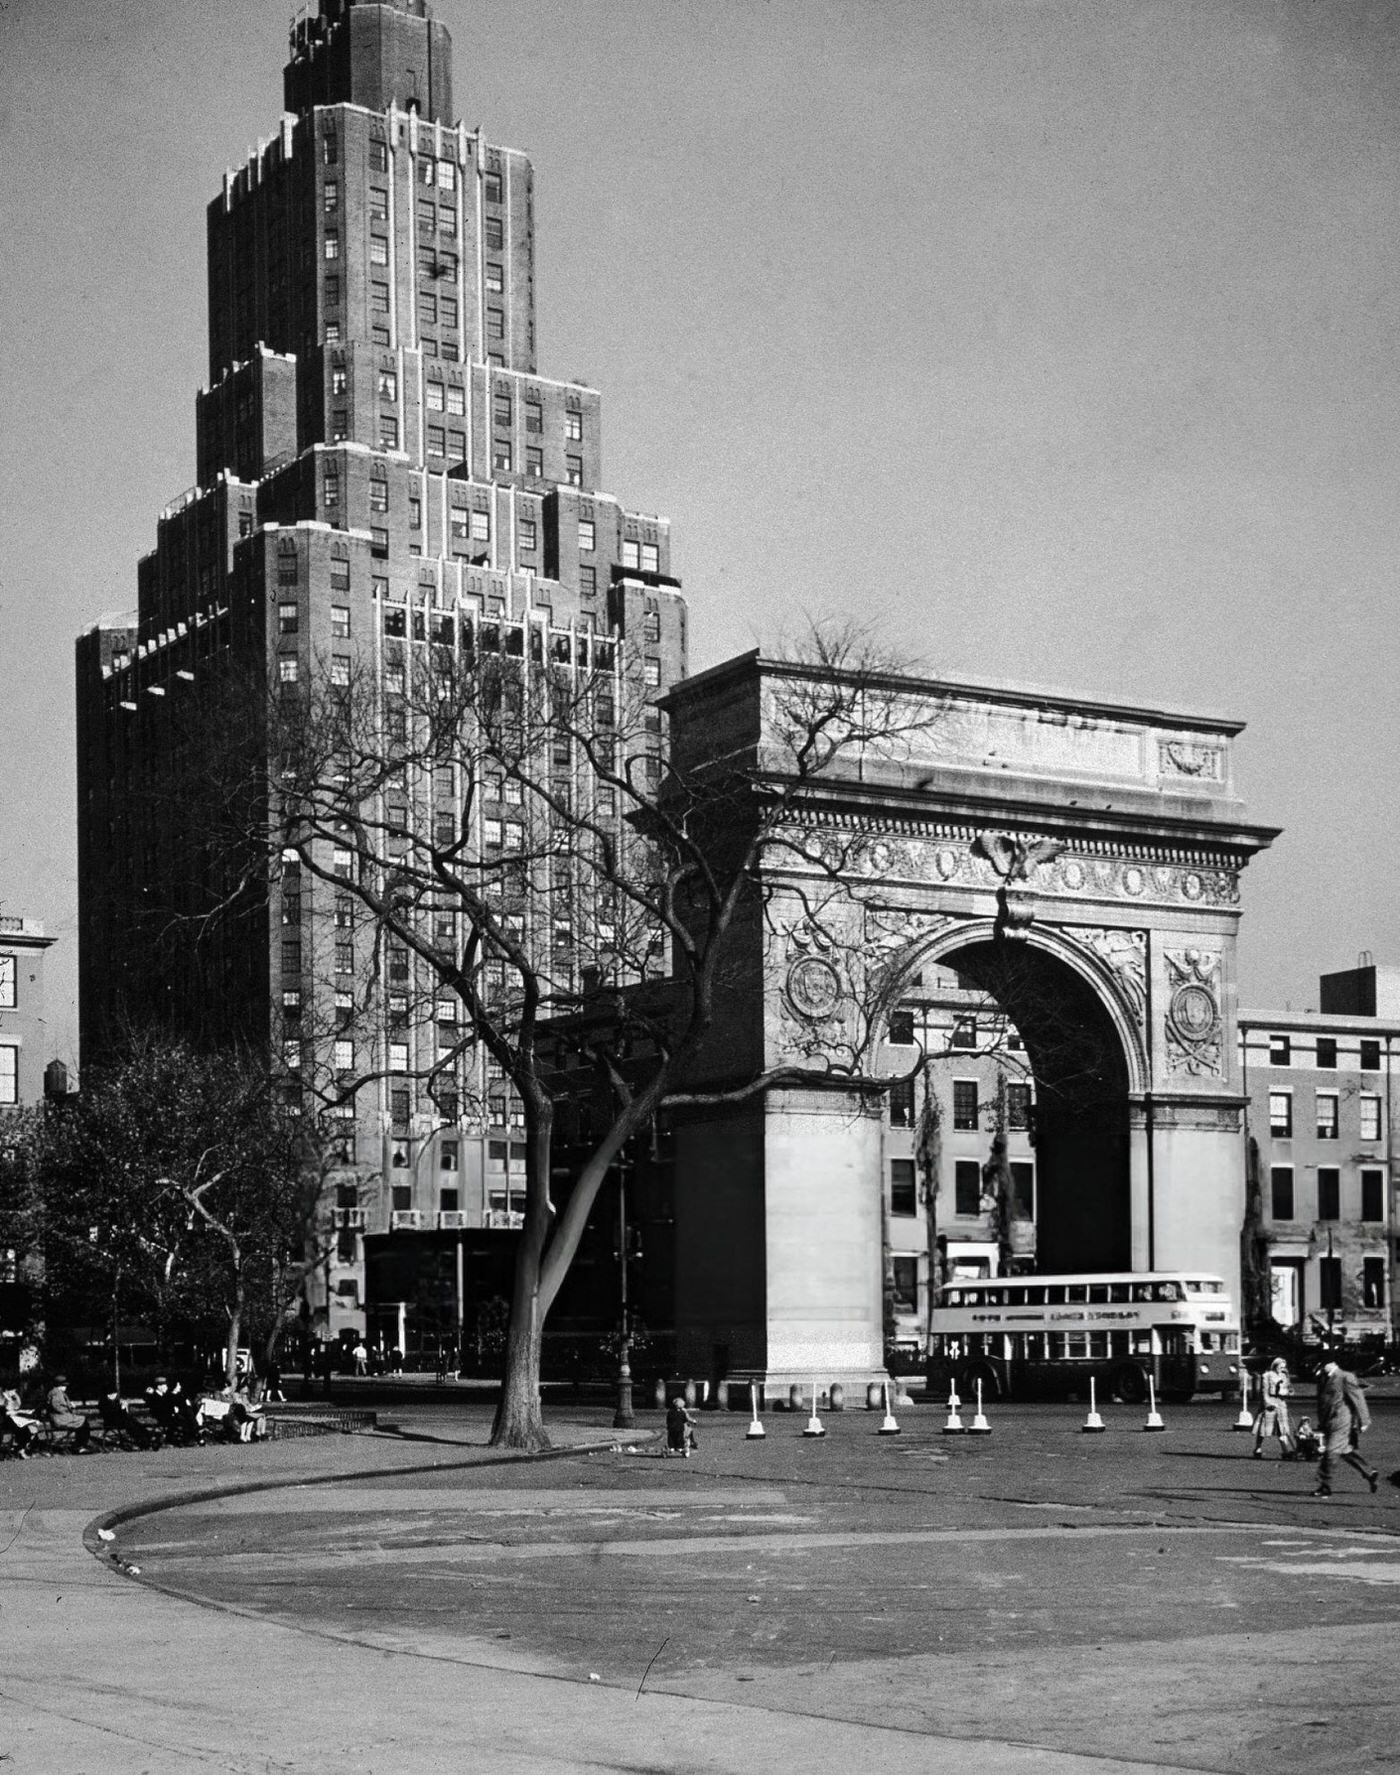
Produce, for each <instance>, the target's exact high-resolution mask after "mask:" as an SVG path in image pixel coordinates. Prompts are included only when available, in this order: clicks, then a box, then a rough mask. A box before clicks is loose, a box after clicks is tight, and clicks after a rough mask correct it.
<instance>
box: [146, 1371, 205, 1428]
mask: <svg viewBox="0 0 1400 1775" xmlns="http://www.w3.org/2000/svg"><path fill="white" fill-rule="evenodd" d="M146 1409H147V1410H148V1411H149V1412H150V1414H151V1416H152V1417H153V1418H154V1419H155V1420H156V1422H157V1424H159V1425H160V1427H161V1429H162V1430H163V1431H164V1433H165V1434H166V1436H168V1437H169V1438H170V1440H171V1441H172V1442H198V1440H199V1418H198V1416H197V1414H196V1412H195V1409H194V1406H193V1404H192V1403H191V1402H190V1397H189V1395H188V1393H186V1391H185V1389H184V1388H183V1387H182V1386H181V1385H180V1383H179V1381H175V1382H174V1383H173V1384H172V1383H171V1382H170V1381H168V1380H167V1379H166V1377H165V1376H164V1375H163V1374H158V1375H157V1376H156V1378H155V1380H154V1381H153V1382H152V1383H151V1385H150V1386H149V1387H147V1389H146Z"/></svg>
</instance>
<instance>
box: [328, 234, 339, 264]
mask: <svg viewBox="0 0 1400 1775" xmlns="http://www.w3.org/2000/svg"><path fill="white" fill-rule="evenodd" d="M326 257H327V259H338V258H339V257H340V236H339V235H338V234H328V235H327V236H326Z"/></svg>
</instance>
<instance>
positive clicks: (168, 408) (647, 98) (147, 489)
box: [0, 0, 1400, 1063]
mask: <svg viewBox="0 0 1400 1775" xmlns="http://www.w3.org/2000/svg"><path fill="white" fill-rule="evenodd" d="M434 10H435V13H436V16H438V17H439V18H440V19H442V20H443V22H444V23H446V24H447V25H448V27H449V29H450V30H451V31H452V34H453V38H454V44H455V71H456V101H457V110H458V111H459V113H460V115H461V116H462V118H463V119H464V120H465V121H466V122H467V123H468V125H470V126H475V125H477V124H480V125H482V126H483V128H484V130H485V132H486V135H487V137H488V139H490V140H492V141H495V142H498V143H503V144H506V145H509V146H513V147H519V148H523V149H525V150H526V151H527V152H528V153H529V154H530V155H531V158H532V159H533V162H534V167H535V189H536V226H537V261H536V264H537V302H538V314H539V328H538V334H539V357H540V369H541V371H542V372H543V373H545V374H548V375H554V376H560V377H572V378H577V379H579V380H582V381H586V382H589V383H591V384H593V385H594V386H596V387H598V388H600V389H601V390H602V392H603V415H604V476H603V480H604V485H605V486H606V487H608V488H609V489H610V490H611V491H613V492H616V493H617V494H619V495H620V496H621V497H622V498H623V499H624V500H625V501H626V503H627V504H628V505H630V506H632V507H633V508H636V509H640V510H643V511H654V512H663V513H665V514H666V515H667V516H668V517H669V518H670V519H671V520H672V522H673V526H674V531H673V542H674V549H673V562H674V565H675V569H676V571H677V572H678V573H679V574H680V576H681V577H682V579H683V581H684V584H685V589H686V593H687V596H688V599H689V602H690V609H691V637H692V660H691V663H692V669H700V668H703V667H705V666H707V665H710V664H714V663H715V662H717V661H718V660H721V659H724V658H726V657H728V656H729V655H730V654H732V653H735V652H738V651H740V650H742V649H745V648H747V647H750V646H753V645H754V644H755V643H756V642H765V641H768V642H771V641H772V640H773V639H774V638H775V637H776V636H778V635H780V634H782V633H790V632H792V631H793V630H794V629H796V628H798V627H800V626H801V624H802V622H803V620H804V616H805V615H806V614H808V613H810V614H812V615H815V616H818V617H824V616H840V615H842V614H844V613H855V614H856V615H858V616H859V617H860V618H861V619H862V620H863V621H867V622H870V623H871V624H873V625H874V626H875V627H876V630H877V632H878V635H879V638H880V641H881V643H882V644H883V645H884V647H886V648H887V649H888V650H889V651H890V652H892V653H894V654H895V655H897V656H899V657H901V658H905V659H907V660H908V661H909V662H910V663H911V665H917V666H918V667H919V669H922V670H925V671H928V672H930V673H934V674H946V675H948V676H950V677H955V678H972V679H979V680H981V679H987V680H994V681H995V680H1007V679H1009V680H1013V681H1017V682H1029V683H1033V684H1040V685H1045V686H1048V687H1053V688H1057V689H1060V690H1064V691H1068V692H1070V693H1073V694H1080V695H1084V696H1088V697H1095V698H1107V699H1119V700H1122V701H1125V702H1131V703H1147V704H1153V705H1157V706H1164V707H1167V708H1183V709H1191V710H1206V711H1209V712H1211V713H1217V714H1222V715H1226V716H1229V717H1233V718H1236V719H1240V720H1243V721H1245V722H1247V723H1248V731H1247V732H1246V734H1245V735H1244V736H1243V738H1242V739H1241V740H1240V741H1239V742H1238V749H1237V760H1236V762H1237V776H1238V781H1239V784H1240V787H1241V789H1242V792H1243V794H1244V796H1245V800H1246V804H1247V811H1248V815H1249V817H1250V818H1252V819H1253V820H1255V821H1257V822H1259V823H1261V824H1265V825H1270V826H1281V827H1283V828H1284V832H1283V835H1282V837H1281V838H1280V839H1279V840H1278V841H1277V843H1276V844H1275V845H1274V847H1273V849H1272V850H1271V851H1269V852H1267V853H1265V854H1264V855H1263V856H1262V857H1261V858H1259V859H1258V860H1257V861H1256V862H1255V863H1254V864H1252V865H1251V867H1250V869H1249V870H1248V872H1247V874H1246V876H1245V879H1244V884H1243V886H1244V907H1245V916H1244V921H1243V926H1242V930H1241V940H1240V998H1241V1002H1242V1003H1245V1004H1248V1005H1250V1006H1254V1007H1264V1006H1270V1005H1277V1006H1282V1005H1284V1004H1292V1005H1293V1006H1295V1007H1299V1006H1307V1005H1315V1004H1316V1002H1317V996H1316V995H1317V986H1316V981H1317V976H1318V974H1319V973H1321V972H1324V971H1328V970H1332V969H1337V968H1343V967H1349V966H1352V965H1354V963H1355V961H1356V958H1357V956H1358V954H1359V952H1361V951H1362V950H1371V951H1373V952H1374V954H1375V958H1376V960H1377V961H1380V962H1384V961H1392V962H1394V961H1400V932H1397V928H1396V895H1395V883H1396V881H1397V877H1400V838H1397V819H1396V809H1397V807H1398V806H1400V747H1397V744H1396V722H1395V716H1394V711H1393V698H1394V692H1395V687H1396V685H1397V682H1400V670H1397V668H1400V625H1397V622H1396V620H1395V615H1394V593H1395V577H1396V563H1397V560H1400V499H1397V497H1396V492H1397V479H1400V476H1398V475H1397V470H1400V423H1397V419H1398V418H1400V414H1398V413H1397V405H1398V400H1397V397H1400V351H1397V346H1400V215H1398V214H1397V200H1398V199H1400V164H1397V162H1400V5H1396V4H1395V3H1394V0H1377V3H1374V4H1372V3H1365V0H1327V3H1326V4H1316V3H1314V0H1102V3H1098V0H704V3H703V4H702V3H701V0H646V3H643V0H439V3H438V4H436V6H435V8H434ZM290 12H291V8H290V6H289V5H286V4H283V0H274V3H271V4H269V3H268V0H237V3H236V4H233V5H230V4H228V0H104V3H103V4H102V5H101V6H97V5H94V4H92V0H0V61H2V62H3V65H4V67H5V69H6V75H7V78H6V82H5V86H4V90H3V97H0V157H2V158H0V165H3V168H4V172H3V175H0V221H3V226H4V239H5V241H6V260H7V266H6V273H7V274H6V276H5V278H4V280H3V287H2V288H0V372H2V373H3V382H2V383H0V388H3V392H4V397H5V421H6V422H5V424H4V425H3V427H0V432H3V438H0V452H3V455H0V636H3V658H4V663H5V670H4V673H3V680H0V682H2V683H3V689H0V747H3V760H4V768H3V772H0V910H3V911H4V912H6V913H25V914H28V915H30V916H31V917H36V918H38V919H41V920H42V921H43V923H44V924H45V926H46V928H47V930H48V931H49V932H50V933H51V934H52V935H54V936H56V937H57V938H58V939H59V941H58V945H57V946H56V948H55V949H54V950H53V951H52V952H51V962H50V1035H51V1039H52V1047H53V1051H54V1052H55V1053H57V1054H60V1055H62V1056H63V1057H65V1058H67V1059H68V1060H69V1061H70V1063H71V1062H73V1061H75V1060H76V1058H77V1018H76V1009H75V1004H74V995H75V983H76V953H75V952H76V941H77V939H76V874H75V868H76V865H75V846H74V824H75V812H74V801H75V797H74V788H73V782H74V770H75V765H74V737H73V727H74V721H73V663H72V661H73V651H72V649H73V640H74V637H75V636H76V635H77V634H78V633H79V632H80V631H81V630H82V629H84V628H86V627H88V626H89V625H90V624H91V623H92V622H93V621H95V620H96V619H97V617H99V616H100V615H102V614H104V613H106V612H108V611H113V610H121V609H124V608H127V607H130V606H132V605H134V603H135V572H136V562H137V559H138V557H139V556H140V555H141V554H143V553H145V552H147V551H148V550H149V549H150V548H151V547H152V546H153V545H154V540H155V522H156V517H157V515H158V513H159V511H160V509H161V507H162V506H163V505H165V504H166V503H167V502H168V501H169V500H171V499H172V498H173V497H174V496H175V495H177V494H178V493H180V492H181V491H182V490H183V489H184V488H185V487H187V486H188V485H189V484H190V483H191V482H192V481H193V478H194V395H195V391H196V389H197V388H198V387H199V386H201V385H202V383H203V382H204V381H206V380H207V363H206V356H205V353H206V338H207V335H206V309H205V279H204V210H205V205H206V204H207V202H208V201H209V200H210V198H212V197H213V196H214V195H215V194H216V192H217V191H218V190H219V188H220V183H221V180H222V176H223V173H224V171H225V169H226V168H232V167H236V166H238V165H240V164H241V163H242V161H243V159H244V158H245V156H246V154H247V153H248V151H249V150H250V149H251V148H252V147H253V145H254V144H255V143H256V141H257V140H258V139H259V138H261V137H267V136H269V135H271V134H272V133H273V131H274V129H275V127H276V123H277V119H278V116H279V112H280V103H281V67H282V64H283V62H284V60H285V53H286V31H287V25H288V22H289V17H290Z"/></svg>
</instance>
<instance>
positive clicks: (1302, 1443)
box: [1293, 1418, 1322, 1461]
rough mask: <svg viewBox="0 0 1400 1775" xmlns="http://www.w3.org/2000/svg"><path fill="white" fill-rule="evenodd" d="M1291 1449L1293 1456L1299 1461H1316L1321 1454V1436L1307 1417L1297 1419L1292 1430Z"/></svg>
mask: <svg viewBox="0 0 1400 1775" xmlns="http://www.w3.org/2000/svg"><path fill="white" fill-rule="evenodd" d="M1293 1450H1294V1458H1295V1459H1296V1460H1299V1461H1316V1460H1318V1459H1320V1457H1321V1455H1322V1438H1321V1437H1320V1436H1319V1435H1318V1433H1317V1431H1316V1430H1314V1429H1313V1427H1312V1423H1311V1421H1310V1420H1309V1419H1308V1418H1299V1419H1298V1428H1297V1429H1296V1430H1295V1431H1294V1432H1293Z"/></svg>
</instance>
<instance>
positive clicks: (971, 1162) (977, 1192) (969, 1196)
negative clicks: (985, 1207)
mask: <svg viewBox="0 0 1400 1775" xmlns="http://www.w3.org/2000/svg"><path fill="white" fill-rule="evenodd" d="M953 1212H954V1213H955V1214H961V1215H963V1216H964V1217H967V1216H971V1217H972V1218H973V1219H975V1218H976V1217H977V1216H978V1215H979V1214H980V1213H981V1212H982V1167H981V1166H980V1165H979V1164H978V1163H977V1161H976V1159H959V1160H957V1162H956V1163H955V1164H954V1166H953Z"/></svg>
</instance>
